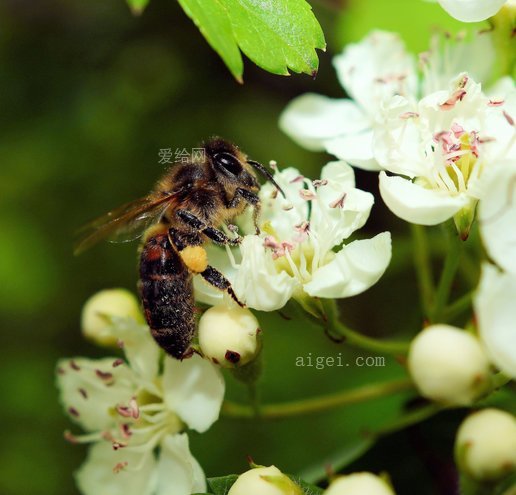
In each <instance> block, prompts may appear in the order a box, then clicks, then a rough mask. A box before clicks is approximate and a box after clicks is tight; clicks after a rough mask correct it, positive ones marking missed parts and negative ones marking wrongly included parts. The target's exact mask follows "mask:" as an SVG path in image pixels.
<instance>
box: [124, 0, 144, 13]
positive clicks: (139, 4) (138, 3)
mask: <svg viewBox="0 0 516 495" xmlns="http://www.w3.org/2000/svg"><path fill="white" fill-rule="evenodd" d="M148 4H149V0H127V5H129V8H130V9H131V12H132V13H133V14H134V15H140V14H141V13H142V12H143V11H144V10H145V7H147V5H148Z"/></svg>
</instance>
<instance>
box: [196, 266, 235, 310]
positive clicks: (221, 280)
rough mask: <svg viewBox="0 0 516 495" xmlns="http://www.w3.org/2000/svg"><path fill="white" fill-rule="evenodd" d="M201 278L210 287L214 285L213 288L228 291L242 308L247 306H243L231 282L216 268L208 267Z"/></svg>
mask: <svg viewBox="0 0 516 495" xmlns="http://www.w3.org/2000/svg"><path fill="white" fill-rule="evenodd" d="M201 277H202V278H203V279H204V280H206V282H208V283H209V284H210V285H213V287H215V288H217V289H220V290H223V291H226V292H227V293H228V294H229V295H230V296H231V297H232V298H233V300H234V301H235V302H236V303H237V304H238V305H239V306H240V307H242V308H244V307H245V304H242V303H241V302H240V301H239V300H238V298H237V296H236V294H235V292H234V291H233V287H231V282H230V281H229V280H228V279H227V278H226V277H224V275H222V273H220V272H219V271H218V270H217V269H216V268H213V267H212V266H210V265H208V267H207V268H206V270H204V271H203V272H201Z"/></svg>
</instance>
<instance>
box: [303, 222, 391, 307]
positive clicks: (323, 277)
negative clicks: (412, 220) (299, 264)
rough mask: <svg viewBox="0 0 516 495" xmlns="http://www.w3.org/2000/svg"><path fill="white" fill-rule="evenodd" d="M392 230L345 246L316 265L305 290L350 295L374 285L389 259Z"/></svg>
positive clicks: (328, 295) (330, 294) (312, 293)
mask: <svg viewBox="0 0 516 495" xmlns="http://www.w3.org/2000/svg"><path fill="white" fill-rule="evenodd" d="M391 252H392V250H391V234H390V233H389V232H383V233H382V234H378V235H377V236H375V237H373V238H372V239H367V240H362V241H354V242H352V243H350V244H348V245H347V246H344V247H343V248H342V249H341V250H340V251H339V252H338V253H337V254H336V255H335V257H334V258H333V260H332V261H330V262H329V263H328V264H327V265H324V266H323V267H321V268H319V269H318V270H317V271H316V272H315V273H314V274H313V277H312V280H311V281H310V282H308V283H307V284H305V285H304V290H305V292H306V293H308V294H309V295H310V296H313V297H328V298H330V297H332V298H333V297H337V298H340V297H350V296H354V295H357V294H360V293H361V292H364V291H365V290H367V289H369V288H370V287H371V286H372V285H374V284H375V283H376V282H377V281H378V280H379V279H380V277H381V276H382V275H383V273H384V272H385V270H386V268H387V266H388V265H389V262H390V260H391Z"/></svg>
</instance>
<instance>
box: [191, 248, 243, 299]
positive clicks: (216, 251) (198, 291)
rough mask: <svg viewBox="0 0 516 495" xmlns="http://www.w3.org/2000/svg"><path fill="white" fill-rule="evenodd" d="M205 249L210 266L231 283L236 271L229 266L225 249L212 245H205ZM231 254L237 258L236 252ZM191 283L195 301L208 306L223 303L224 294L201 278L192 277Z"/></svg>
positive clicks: (229, 262)
mask: <svg viewBox="0 0 516 495" xmlns="http://www.w3.org/2000/svg"><path fill="white" fill-rule="evenodd" d="M205 249H206V252H207V253H208V261H209V263H210V265H211V266H213V267H214V268H216V269H217V270H219V271H220V272H221V273H223V274H224V276H225V277H226V278H227V279H228V280H229V281H232V280H233V279H234V277H235V275H236V269H235V268H234V267H233V266H232V265H231V261H230V259H229V256H228V253H227V252H226V249H225V248H222V247H220V246H215V245H213V244H211V245H210V244H208V245H206V246H205ZM232 252H233V253H234V255H235V257H238V255H239V254H238V252H237V250H233V251H232ZM193 282H194V291H195V300H196V301H199V302H202V303H204V304H209V305H210V306H216V305H217V304H221V303H222V302H223V301H224V297H225V292H224V291H221V290H219V289H216V288H215V287H213V285H210V284H208V283H207V282H206V280H204V279H203V278H202V277H201V276H196V277H194V279H193Z"/></svg>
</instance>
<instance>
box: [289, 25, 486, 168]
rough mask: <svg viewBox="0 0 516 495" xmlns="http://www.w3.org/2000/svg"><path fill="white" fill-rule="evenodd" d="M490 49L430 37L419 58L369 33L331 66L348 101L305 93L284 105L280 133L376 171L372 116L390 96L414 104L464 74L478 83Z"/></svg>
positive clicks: (389, 37)
mask: <svg viewBox="0 0 516 495" xmlns="http://www.w3.org/2000/svg"><path fill="white" fill-rule="evenodd" d="M493 59H494V49H493V45H492V41H491V38H490V36H489V35H478V36H476V37H475V38H474V39H473V40H471V41H469V40H468V41H466V40H464V39H462V38H459V39H457V40H444V41H443V39H442V37H435V38H434V39H433V41H432V46H431V48H430V50H429V51H428V52H426V53H424V54H423V56H422V57H421V62H422V64H421V65H422V76H420V74H419V73H418V70H417V64H416V61H415V57H414V56H413V55H412V54H410V53H408V52H407V51H406V49H405V45H404V43H403V41H402V40H401V39H400V38H399V36H398V35H397V34H395V33H390V32H386V31H373V32H371V33H370V34H369V35H368V36H366V37H365V38H364V39H363V40H362V41H361V42H359V43H351V44H349V45H347V46H346V47H345V48H344V50H343V52H342V53H341V54H340V55H338V56H336V57H335V58H334V60H333V63H334V67H335V69H336V71H337V76H338V78H339V81H340V83H341V85H342V87H343V88H344V90H345V91H346V93H347V95H349V97H350V98H343V99H332V98H328V97H326V96H322V95H318V94H313V93H308V94H305V95H302V96H300V97H298V98H296V99H294V100H293V101H292V102H290V103H289V105H288V106H287V108H286V109H285V110H284V112H283V114H282V115H281V118H280V122H279V124H280V127H281V129H282V130H283V131H284V132H285V133H286V134H288V135H289V136H290V137H291V138H292V139H293V140H295V141H296V142H297V143H298V144H300V145H301V146H304V147H306V148H308V149H310V150H314V151H317V150H325V151H327V152H328V153H331V154H333V155H335V156H336V157H337V158H339V159H342V160H346V161H347V162H348V163H351V164H352V165H354V166H356V167H359V168H363V169H366V170H379V169H380V168H381V167H380V166H379V164H378V159H377V157H375V156H374V151H373V141H374V138H373V136H374V128H375V124H376V120H377V115H378V113H379V112H380V110H381V108H382V106H383V105H384V104H385V102H387V101H389V100H390V99H391V98H392V97H393V96H399V97H404V98H406V99H408V100H417V99H418V98H419V97H420V96H421V95H423V96H425V95H427V94H430V93H432V92H434V91H438V90H445V89H446V88H447V86H448V84H449V81H450V79H451V78H453V77H456V76H457V75H458V74H459V73H460V72H463V71H467V72H468V73H469V74H471V75H473V76H474V77H475V78H477V80H480V81H482V80H483V79H484V78H487V77H488V76H489V75H490V69H491V66H492V61H493Z"/></svg>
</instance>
